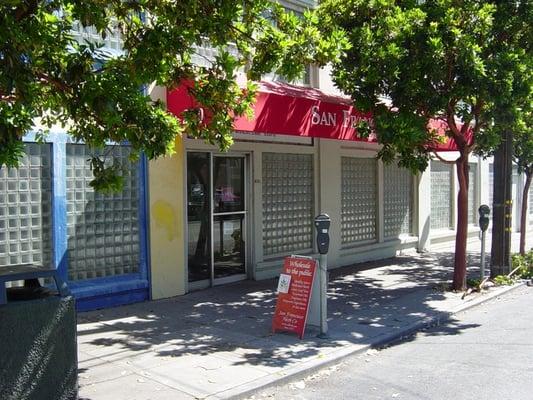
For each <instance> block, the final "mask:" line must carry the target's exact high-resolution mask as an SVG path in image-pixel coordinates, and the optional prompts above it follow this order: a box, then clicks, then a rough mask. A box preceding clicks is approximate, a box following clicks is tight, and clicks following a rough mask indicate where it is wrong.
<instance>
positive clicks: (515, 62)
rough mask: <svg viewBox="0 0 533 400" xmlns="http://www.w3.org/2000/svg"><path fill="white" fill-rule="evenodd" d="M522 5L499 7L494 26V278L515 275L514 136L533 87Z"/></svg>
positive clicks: (527, 10)
mask: <svg viewBox="0 0 533 400" xmlns="http://www.w3.org/2000/svg"><path fill="white" fill-rule="evenodd" d="M521 3H524V2H510V1H505V0H501V1H496V2H495V4H496V5H497V16H498V18H496V19H495V20H494V23H493V32H494V35H493V36H494V38H495V40H494V41H493V45H492V46H493V48H494V50H493V54H494V55H495V56H494V58H493V65H495V68H493V72H494V79H493V89H492V90H493V92H494V93H496V96H495V99H494V102H493V103H492V105H491V107H490V111H489V115H490V117H491V119H492V123H491V125H490V127H489V129H490V130H492V131H493V133H494V134H493V135H492V138H494V139H495V140H496V141H497V142H496V143H494V144H492V145H491V146H485V149H487V148H489V149H491V148H496V151H495V152H494V175H493V177H494V187H493V190H494V196H493V199H494V203H493V218H492V248H491V271H490V272H491V276H493V277H494V276H497V275H502V274H507V273H509V272H510V270H511V236H512V214H513V213H512V210H513V198H512V179H513V178H512V174H513V167H512V162H513V152H514V151H513V147H515V148H516V146H520V145H521V144H520V143H517V142H516V141H515V140H514V139H513V136H515V135H519V134H520V133H519V131H520V130H522V128H521V125H522V124H523V118H524V116H525V114H524V112H525V111H526V110H527V108H528V107H530V106H528V104H530V102H531V88H532V83H533V80H532V76H533V75H532V72H531V70H532V68H533V65H532V53H531V43H532V30H531V22H532V21H533V15H532V6H531V2H529V4H528V3H526V4H521ZM517 150H518V151H520V149H517ZM487 154H491V151H490V150H489V151H488V153H487Z"/></svg>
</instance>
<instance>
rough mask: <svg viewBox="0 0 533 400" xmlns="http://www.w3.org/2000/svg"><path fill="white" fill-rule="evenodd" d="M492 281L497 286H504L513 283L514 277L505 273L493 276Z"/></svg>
mask: <svg viewBox="0 0 533 400" xmlns="http://www.w3.org/2000/svg"><path fill="white" fill-rule="evenodd" d="M493 282H494V283H495V284H496V285H498V286H506V285H512V284H513V283H514V279H513V278H512V277H508V276H507V275H497V276H495V277H494V279H493Z"/></svg>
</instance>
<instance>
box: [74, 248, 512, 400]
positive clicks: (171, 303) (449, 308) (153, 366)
mask: <svg viewBox="0 0 533 400" xmlns="http://www.w3.org/2000/svg"><path fill="white" fill-rule="evenodd" d="M471 257H474V255H471ZM452 262H453V253H452V252H450V251H441V252H437V253H432V254H423V255H420V254H408V255H404V256H399V257H395V258H393V259H388V260H384V261H380V262H372V263H365V264H362V265H354V266H351V267H344V268H340V269H336V270H333V271H332V273H331V277H330V284H329V303H328V316H329V320H328V323H329V333H330V339H328V340H321V339H317V338H316V332H313V331H309V330H308V331H306V335H305V338H304V340H301V341H300V340H298V339H297V338H296V337H295V336H293V335H286V334H276V335H272V334H271V333H270V330H271V329H270V328H271V322H272V314H273V310H274V307H275V288H276V281H275V280H269V281H262V282H251V281H246V282H241V283H238V284H232V285H226V286H222V287H216V288H213V289H208V290H204V291H199V292H195V293H191V294H188V295H185V296H180V297H176V298H172V299H168V300H162V301H152V302H146V303H140V304H135V305H130V306H124V307H118V308H113V309H108V310H104V311H96V312H90V313H82V314H80V315H79V318H78V320H79V324H78V342H79V382H80V398H81V399H91V400H104V399H113V400H117V399H129V400H135V399H139V400H141V399H142V400H145V399H158V400H162V399H191V398H202V399H204V398H205V399H219V398H232V397H244V396H246V395H249V394H251V393H252V392H253V391H254V390H256V389H258V388H260V387H263V386H265V385H269V384H271V383H273V382H277V381H279V380H282V379H288V378H289V377H295V375H297V374H302V373H308V372H310V371H311V370H313V369H316V368H319V367H322V366H325V365H327V364H330V363H333V362H336V361H338V360H339V359H340V358H342V357H344V356H347V355H349V354H353V353H355V352H358V351H366V350H367V349H368V348H369V347H370V346H376V345H379V344H384V343H387V342H390V341H392V340H394V339H397V338H399V337H401V336H403V335H406V334H409V333H411V332H413V331H414V330H416V329H419V328H421V327H423V326H425V325H428V324H433V323H436V322H440V326H441V328H442V333H443V334H455V333H459V332H461V331H463V330H467V329H470V328H472V327H471V326H466V325H462V324H460V323H457V322H454V320H453V318H450V316H451V315H452V314H453V313H456V312H458V311H461V310H464V309H466V308H468V307H471V306H474V305H476V304H479V303H480V302H483V301H485V300H487V299H489V298H492V297H494V296H497V295H499V294H501V293H503V292H505V291H507V290H509V287H503V288H492V289H491V290H490V291H489V292H486V293H483V294H472V295H470V296H467V297H466V298H465V299H464V300H462V299H461V294H456V293H450V292H446V291H444V290H443V288H444V286H445V282H446V281H447V280H449V279H451V272H452V269H451V267H450V266H451V264H452ZM470 265H477V260H475V259H473V260H472V262H471V264H470ZM473 273H475V271H470V274H473ZM472 276H474V275H472ZM475 277H477V274H476V275H475Z"/></svg>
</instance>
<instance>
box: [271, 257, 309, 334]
mask: <svg viewBox="0 0 533 400" xmlns="http://www.w3.org/2000/svg"><path fill="white" fill-rule="evenodd" d="M315 271H316V260H313V259H310V258H303V257H287V258H285V261H284V262H283V271H282V272H281V276H280V285H279V286H278V301H277V303H276V311H275V312H274V319H273V321H272V331H273V332H276V331H285V332H294V333H296V334H297V335H298V336H299V338H300V339H302V338H303V336H304V330H305V322H306V320H307V311H308V309H309V300H310V299H311V290H312V288H313V278H314V276H315Z"/></svg>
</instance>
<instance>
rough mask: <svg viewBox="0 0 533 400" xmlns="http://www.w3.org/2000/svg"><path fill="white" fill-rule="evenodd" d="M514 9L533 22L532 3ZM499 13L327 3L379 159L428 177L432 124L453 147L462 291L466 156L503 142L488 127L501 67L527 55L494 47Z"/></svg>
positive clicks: (346, 77)
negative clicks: (346, 46) (343, 37)
mask: <svg viewBox="0 0 533 400" xmlns="http://www.w3.org/2000/svg"><path fill="white" fill-rule="evenodd" d="M509 3H510V2H509ZM512 5H513V7H514V11H515V12H516V13H517V15H522V17H523V18H529V17H530V16H531V4H530V2H528V1H514V2H512ZM497 13H498V4H497V2H493V1H476V0H463V1H455V0H439V1H437V0H427V1H415V0H410V1H409V0H405V1H394V0H381V1H367V0H346V1H339V0H326V1H325V2H324V3H322V5H321V15H327V16H328V17H329V18H331V19H332V20H333V21H335V22H336V23H338V24H339V26H340V27H342V28H343V29H344V30H345V31H346V33H347V35H348V38H349V40H350V44H351V49H350V50H348V51H347V53H346V55H344V56H343V57H342V58H341V60H340V61H339V62H336V63H334V66H333V75H334V81H335V83H336V84H337V86H338V87H339V88H340V89H341V90H343V91H344V92H345V93H347V94H349V95H350V96H351V97H352V98H353V99H354V101H355V104H356V106H357V107H358V108H361V109H363V110H369V111H371V112H372V113H373V115H374V125H375V126H374V129H375V130H376V133H377V136H378V141H379V142H380V143H381V144H382V148H381V150H380V151H379V153H378V157H380V158H382V159H383V160H384V161H385V162H390V161H392V160H393V159H395V158H396V157H398V158H399V164H400V165H401V166H404V167H408V168H410V169H411V170H413V171H423V170H424V169H425V168H426V167H427V165H428V161H429V158H430V154H431V147H432V146H431V144H432V143H435V140H438V139H437V137H438V132H436V130H435V129H428V126H430V122H431V121H432V120H437V121H440V123H441V124H442V126H444V129H445V135H446V136H447V137H448V138H451V139H453V140H454V141H455V144H456V147H457V150H458V153H459V157H458V158H457V159H456V160H455V166H456V172H457V178H458V182H459V193H458V199H457V216H458V224H457V234H456V242H455V268H454V275H453V288H454V289H455V290H462V289H464V288H465V286H466V241H467V232H468V186H469V182H468V168H469V167H468V158H469V155H470V154H472V153H473V152H474V151H475V150H476V151H477V150H483V151H488V150H489V149H492V148H493V147H494V146H496V145H497V143H499V137H498V135H499V132H497V131H495V130H490V129H485V128H487V127H488V126H489V123H490V122H491V121H492V119H491V118H492V117H491V114H490V113H489V111H490V110H491V109H492V108H491V107H492V106H493V104H494V102H495V101H496V100H497V98H498V96H499V93H498V92H497V91H496V90H495V87H496V86H497V83H498V82H497V80H498V76H499V75H498V72H499V68H500V67H501V66H500V64H501V60H502V59H507V58H511V59H520V54H522V53H523V52H520V51H517V48H516V47H514V46H512V47H510V48H503V49H502V48H501V47H504V46H496V45H495V41H497V40H503V41H504V42H505V39H504V38H502V37H499V36H498V35H499V33H500V32H498V31H497V30H496V25H495V24H494V21H495V19H497V18H498V14H497ZM521 13H523V14H521ZM513 51H514V53H513ZM513 57H514V58H513ZM434 125H435V123H434V122H433V123H432V126H434Z"/></svg>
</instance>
